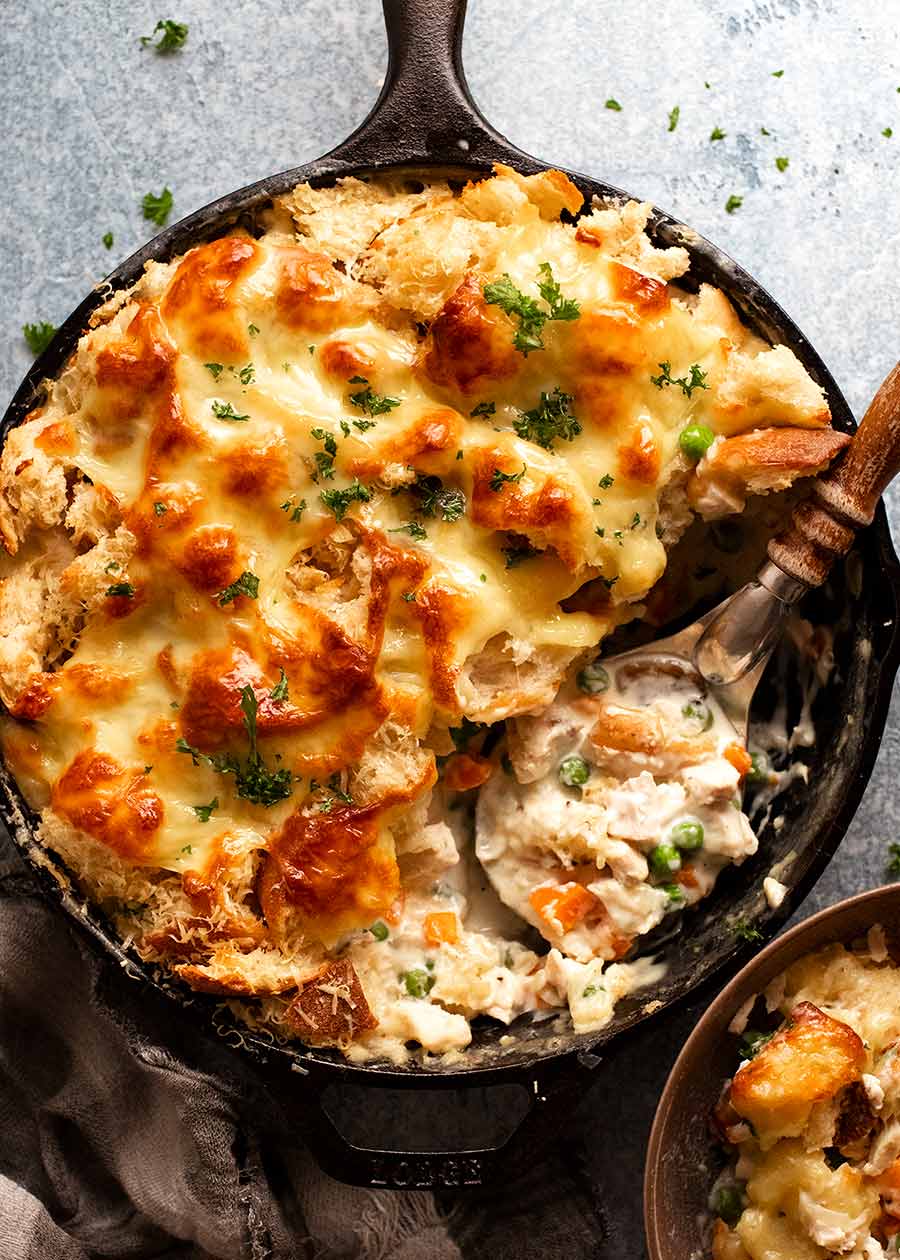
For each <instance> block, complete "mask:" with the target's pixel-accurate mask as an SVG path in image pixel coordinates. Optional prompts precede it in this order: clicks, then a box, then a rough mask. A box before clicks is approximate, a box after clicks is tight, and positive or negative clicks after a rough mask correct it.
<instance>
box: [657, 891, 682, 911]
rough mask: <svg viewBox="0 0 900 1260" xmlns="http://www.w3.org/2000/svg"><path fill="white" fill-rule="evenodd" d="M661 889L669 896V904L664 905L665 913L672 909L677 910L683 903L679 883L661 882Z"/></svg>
mask: <svg viewBox="0 0 900 1260" xmlns="http://www.w3.org/2000/svg"><path fill="white" fill-rule="evenodd" d="M662 891H663V892H664V893H665V894H666V896H667V897H668V898H669V904H668V905H667V906H666V914H668V913H669V912H670V911H672V910H679V909H680V908H681V907H682V906H683V905H684V893H683V892H682V890H681V886H680V884H663V886H662Z"/></svg>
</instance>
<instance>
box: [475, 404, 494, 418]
mask: <svg viewBox="0 0 900 1260" xmlns="http://www.w3.org/2000/svg"><path fill="white" fill-rule="evenodd" d="M496 410H497V408H496V406H495V405H494V403H492V402H480V403H479V404H478V406H477V407H473V408H472V410H471V411H470V412H469V415H470V416H492V415H493V414H494V413H495V411H496Z"/></svg>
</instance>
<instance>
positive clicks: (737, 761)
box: [722, 744, 753, 779]
mask: <svg viewBox="0 0 900 1260" xmlns="http://www.w3.org/2000/svg"><path fill="white" fill-rule="evenodd" d="M722 756H723V757H724V758H725V760H726V761H730V762H731V764H732V765H733V766H734V768H735V770H737V772H738V774H739V775H740V776H741V778H742V779H743V777H744V775H745V774H746V773H747V771H748V770H749V769H750V767H751V766H752V765H753V759H752V757H751V756H750V754H749V753H748V752H747V749H746V748H745V747H744V746H743V744H729V745H728V747H727V748H726V749H725V751H724V752H723V753H722Z"/></svg>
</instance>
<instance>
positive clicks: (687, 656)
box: [604, 363, 900, 740]
mask: <svg viewBox="0 0 900 1260" xmlns="http://www.w3.org/2000/svg"><path fill="white" fill-rule="evenodd" d="M898 473H900V363H898V364H897V365H896V367H895V368H894V369H893V371H891V372H890V373H889V374H888V376H887V377H886V378H885V380H884V381H883V382H882V384H881V387H880V388H879V390H878V392H877V393H876V395H875V397H874V398H873V399H872V402H871V403H870V405H869V408H868V410H867V411H866V414H865V416H864V417H863V419H862V422H861V424H860V426H859V428H858V429H857V430H856V433H855V434H854V435H853V438H852V439H851V441H850V443H849V444H848V445H847V446H846V447H845V448H844V450H843V451H842V452H841V454H840V455H839V456H838V458H837V459H836V460H835V462H834V463H833V464H832V466H831V467H830V468H829V469H828V471H827V472H825V473H823V474H822V476H821V477H818V478H816V480H815V482H814V483H813V487H812V493H811V494H810V495H809V496H808V497H807V498H805V499H804V500H802V501H801V502H800V503H799V504H798V505H797V506H796V507H795V508H794V511H793V514H792V517H791V522H790V524H789V525H788V526H787V528H786V529H784V530H782V532H781V533H779V534H776V536H775V537H774V538H772V539H771V540H770V541H769V545H768V548H767V559H766V560H765V561H764V562H763V564H762V565H761V566H760V569H759V571H758V573H757V574H756V577H755V578H753V580H752V581H750V582H748V583H747V584H746V585H745V586H742V587H741V588H740V589H739V590H737V591H735V593H734V594H733V595H730V596H729V597H728V598H727V599H725V600H723V601H722V603H720V604H718V605H717V606H716V607H715V608H713V609H712V610H711V611H710V612H708V613H706V615H705V616H703V617H700V618H699V619H698V620H697V621H695V622H693V623H692V624H691V625H689V626H688V627H687V628H686V629H684V630H681V631H679V632H678V633H677V634H673V635H670V636H668V637H667V638H664V639H657V640H655V641H654V642H653V643H651V644H649V645H647V646H645V647H639V648H634V649H632V650H631V651H630V652H622V653H620V654H619V655H617V656H614V657H610V658H609V659H608V660H606V661H604V667H605V668H606V669H607V671H610V672H615V671H618V669H619V668H620V667H621V666H622V665H626V664H627V666H628V667H629V672H630V673H632V674H633V673H634V672H636V671H645V670H646V671H647V672H653V671H657V672H666V673H672V672H676V673H683V674H684V675H685V676H686V677H689V678H690V679H691V680H692V681H694V682H696V683H697V684H698V687H699V689H700V690H701V692H702V693H703V694H704V695H710V694H711V696H712V698H713V699H714V700H715V701H716V702H717V703H718V704H719V706H720V707H721V709H722V710H723V711H724V713H725V715H726V717H727V718H728V719H729V721H730V722H731V724H732V726H734V728H735V730H736V731H737V732H738V733H739V734H740V735H741V736H742V737H744V739H745V740H746V733H747V727H748V724H749V719H750V704H751V701H752V700H753V695H754V693H755V691H756V687H757V684H758V683H759V680H760V678H761V676H762V674H763V671H764V670H765V667H766V665H767V664H768V661H769V658H770V657H771V655H772V653H773V651H774V650H775V647H776V646H777V644H778V641H779V639H780V637H781V632H782V630H783V628H784V622H785V618H786V617H787V616H788V614H789V613H790V611H791V609H792V608H793V607H794V605H795V604H797V603H798V601H799V600H801V599H802V598H803V596H804V595H806V594H807V593H808V592H809V591H810V590H812V589H814V588H815V587H818V586H821V585H822V583H823V582H824V581H825V579H826V578H827V577H828V574H829V573H830V571H831V567H832V565H833V564H834V562H835V561H836V560H837V559H839V558H840V557H841V556H844V555H846V554H847V552H848V551H849V550H850V547H851V546H852V545H853V540H854V538H855V537H856V531H857V530H858V529H861V528H863V527H864V526H866V525H870V524H871V523H872V520H873V518H874V516H875V509H876V507H877V506H878V501H879V499H880V498H881V496H882V495H883V494H884V492H885V490H886V489H887V487H888V485H889V484H890V482H891V481H893V479H894V478H895V477H896V476H897V474H898Z"/></svg>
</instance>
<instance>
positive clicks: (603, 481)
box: [597, 473, 615, 490]
mask: <svg viewBox="0 0 900 1260" xmlns="http://www.w3.org/2000/svg"><path fill="white" fill-rule="evenodd" d="M614 481H615V477H613V476H612V475H611V474H610V473H605V474H604V475H603V476H602V477H601V478H600V480H599V481H598V482H597V485H598V486H599V487H600V489H601V490H608V489H609V487H610V486H611V485H612V484H613V482H614Z"/></svg>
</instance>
